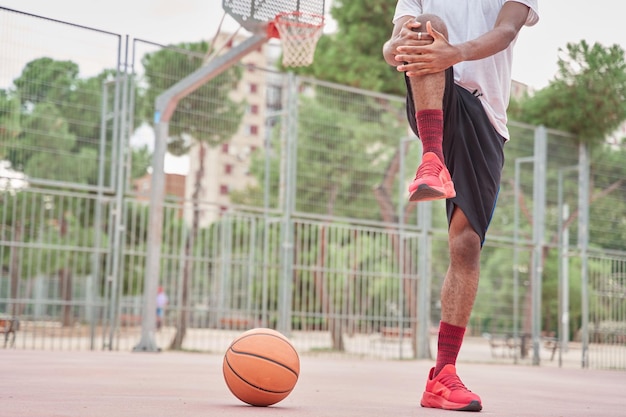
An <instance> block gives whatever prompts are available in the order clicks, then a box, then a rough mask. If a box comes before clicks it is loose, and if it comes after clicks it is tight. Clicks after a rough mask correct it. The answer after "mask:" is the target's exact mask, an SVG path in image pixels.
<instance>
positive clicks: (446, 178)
mask: <svg viewBox="0 0 626 417" xmlns="http://www.w3.org/2000/svg"><path fill="white" fill-rule="evenodd" d="M409 193H410V195H409V201H430V200H440V199H443V198H454V197H455V196H456V191H455V190H454V183H453V182H452V178H450V172H449V171H448V168H446V166H445V165H444V164H443V162H441V160H440V159H439V157H438V156H437V155H435V153H433V152H426V153H425V154H424V155H423V156H422V163H421V164H420V166H419V168H417V173H416V174H415V179H414V180H413V182H412V183H411V185H409Z"/></svg>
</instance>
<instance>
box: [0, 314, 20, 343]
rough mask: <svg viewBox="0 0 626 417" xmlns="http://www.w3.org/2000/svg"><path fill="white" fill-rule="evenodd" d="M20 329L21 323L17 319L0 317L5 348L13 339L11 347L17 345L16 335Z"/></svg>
mask: <svg viewBox="0 0 626 417" xmlns="http://www.w3.org/2000/svg"><path fill="white" fill-rule="evenodd" d="M19 328H20V322H19V320H18V319H17V318H16V317H0V333H4V347H7V344H8V343H9V337H11V346H14V345H15V334H16V333H17V331H18V330H19Z"/></svg>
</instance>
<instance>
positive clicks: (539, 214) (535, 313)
mask: <svg viewBox="0 0 626 417" xmlns="http://www.w3.org/2000/svg"><path fill="white" fill-rule="evenodd" d="M546 153H547V131H546V128H545V127H544V126H539V127H537V128H536V129H535V149H534V155H535V164H534V172H533V174H534V175H533V202H534V205H533V244H534V250H533V269H532V295H533V297H532V340H533V365H539V363H540V357H539V350H540V347H541V346H540V342H541V340H540V338H541V293H542V291H541V285H542V281H543V279H542V275H543V264H542V258H543V247H544V239H545V208H546V159H547V155H546Z"/></svg>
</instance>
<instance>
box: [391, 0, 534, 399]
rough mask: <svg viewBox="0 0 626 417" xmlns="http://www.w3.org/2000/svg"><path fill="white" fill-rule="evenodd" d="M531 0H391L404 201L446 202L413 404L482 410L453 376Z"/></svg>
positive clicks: (500, 165)
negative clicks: (426, 367) (413, 152)
mask: <svg viewBox="0 0 626 417" xmlns="http://www.w3.org/2000/svg"><path fill="white" fill-rule="evenodd" d="M538 19H539V15H538V6H537V0H454V1H451V0H448V1H446V0H398V2H397V5H396V11H395V16H394V18H393V24H394V27H393V32H392V35H391V37H390V39H389V40H388V41H387V42H385V45H384V47H383V55H384V58H385V61H386V62H387V63H388V64H389V65H392V66H394V67H396V68H397V70H398V71H401V72H403V73H404V75H405V77H404V78H405V81H406V86H407V116H408V119H409V124H410V126H411V128H412V130H413V132H415V134H416V135H417V136H419V138H420V140H421V142H422V150H423V154H422V162H421V164H420V165H419V167H418V169H417V174H416V176H415V179H414V180H413V182H412V183H411V184H410V185H409V200H410V201H428V200H437V199H446V208H447V215H448V245H449V251H450V264H449V267H448V271H447V273H446V276H445V280H444V282H443V288H442V290H441V322H440V323H439V337H438V348H437V360H436V364H435V367H434V368H432V369H431V371H430V375H429V376H428V380H427V382H426V389H425V390H424V393H423V395H422V399H421V401H420V404H421V405H422V406H423V407H432V408H443V409H448V410H463V411H480V410H481V409H482V402H481V399H480V397H479V396H478V395H477V394H475V393H473V392H471V391H470V390H468V389H467V388H466V387H465V385H463V383H462V382H461V379H460V378H459V377H458V375H457V373H456V359H457V356H458V353H459V350H460V349H461V344H462V342H463V336H464V334H465V328H466V326H467V324H468V322H469V318H470V314H471V312H472V308H473V305H474V300H475V298H476V292H477V289H478V278H479V274H480V253H481V249H482V245H483V243H484V240H485V234H486V233H487V227H488V226H489V223H490V222H491V216H492V213H493V210H494V207H495V204H496V199H497V196H498V190H499V187H500V177H501V173H502V168H503V164H504V150H503V148H504V143H505V142H506V141H508V140H509V131H508V128H507V116H506V110H507V106H508V103H509V96H510V90H511V63H512V57H513V46H514V44H515V40H516V39H517V36H518V34H519V31H520V30H521V28H522V27H523V26H524V25H526V26H532V25H534V24H535V23H536V22H537V21H538Z"/></svg>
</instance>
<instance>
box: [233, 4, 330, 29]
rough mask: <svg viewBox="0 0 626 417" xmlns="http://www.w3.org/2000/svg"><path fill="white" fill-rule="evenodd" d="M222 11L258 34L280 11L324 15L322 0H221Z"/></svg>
mask: <svg viewBox="0 0 626 417" xmlns="http://www.w3.org/2000/svg"><path fill="white" fill-rule="evenodd" d="M222 7H223V8H224V11H226V13H228V14H229V15H230V16H231V17H232V18H234V19H235V20H236V21H237V22H238V23H239V24H240V25H241V26H242V27H243V28H245V29H246V30H248V31H250V32H252V33H255V34H258V33H263V32H265V31H266V30H267V25H268V23H270V22H272V21H273V20H274V19H275V18H276V16H277V15H279V14H281V13H292V12H299V13H304V14H307V15H320V16H323V15H324V0H222Z"/></svg>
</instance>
